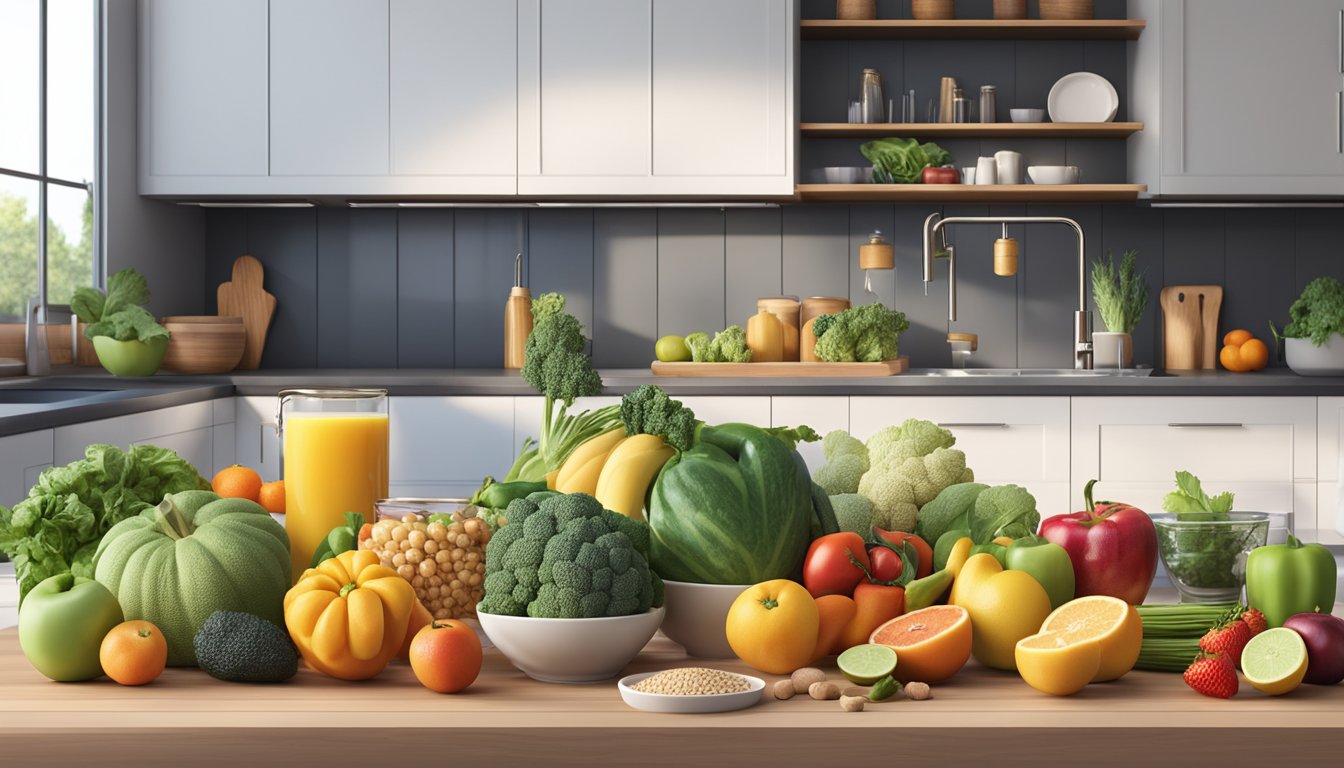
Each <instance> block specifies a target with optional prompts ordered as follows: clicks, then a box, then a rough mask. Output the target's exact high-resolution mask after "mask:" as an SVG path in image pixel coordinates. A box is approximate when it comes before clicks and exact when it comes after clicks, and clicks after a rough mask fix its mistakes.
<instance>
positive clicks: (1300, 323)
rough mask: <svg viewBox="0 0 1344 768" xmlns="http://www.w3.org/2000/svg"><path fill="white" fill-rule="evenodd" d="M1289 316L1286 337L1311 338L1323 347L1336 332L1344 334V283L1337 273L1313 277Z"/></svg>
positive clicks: (1289, 309)
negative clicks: (1336, 277) (1337, 276)
mask: <svg viewBox="0 0 1344 768" xmlns="http://www.w3.org/2000/svg"><path fill="white" fill-rule="evenodd" d="M1288 316H1289V317H1290V318H1292V321H1291V322H1289V323H1288V325H1286V326H1284V328H1283V335H1284V337H1285V338H1289V339H1311V343H1312V344H1313V345H1314V346H1317V347H1319V346H1322V345H1324V344H1325V343H1326V342H1327V341H1329V340H1330V337H1331V336H1333V335H1334V334H1336V333H1339V334H1344V283H1341V282H1340V281H1338V280H1336V279H1335V278H1333V277H1318V278H1316V279H1315V280H1312V281H1311V282H1310V283H1307V287H1306V288H1305V289H1303V291H1302V295H1301V296H1298V297H1297V301H1294V302H1293V305H1292V306H1291V307H1289V308H1288Z"/></svg>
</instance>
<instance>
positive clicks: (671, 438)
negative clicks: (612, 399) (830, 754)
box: [621, 384, 700, 451]
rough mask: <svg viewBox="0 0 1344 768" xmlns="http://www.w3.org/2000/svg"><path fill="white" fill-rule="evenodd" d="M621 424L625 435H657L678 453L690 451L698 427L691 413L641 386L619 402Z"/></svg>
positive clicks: (657, 391)
mask: <svg viewBox="0 0 1344 768" xmlns="http://www.w3.org/2000/svg"><path fill="white" fill-rule="evenodd" d="M621 421H623V422H625V434H627V435H659V436H660V437H662V438H663V439H664V440H666V441H667V444H668V445H670V446H672V447H673V448H675V449H677V450H678V451H686V450H690V448H691V446H692V445H694V444H695V432H696V428H697V427H698V426H699V425H700V422H698V421H696V419H695V412H694V411H692V410H691V409H690V408H687V407H686V406H685V405H682V403H681V401H680V400H673V399H672V398H670V397H668V396H667V393H666V392H664V391H663V390H662V388H661V387H658V386H656V385H653V384H644V385H641V386H640V387H639V388H638V389H636V390H635V391H634V392H631V393H630V394H628V395H626V396H625V397H622V398H621Z"/></svg>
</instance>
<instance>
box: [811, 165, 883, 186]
mask: <svg viewBox="0 0 1344 768" xmlns="http://www.w3.org/2000/svg"><path fill="white" fill-rule="evenodd" d="M821 177H822V178H823V179H825V180H826V183H827V184H871V183H872V181H873V167H872V166H871V165H870V166H867V167H862V166H851V165H828V166H826V167H825V168H822V169H821Z"/></svg>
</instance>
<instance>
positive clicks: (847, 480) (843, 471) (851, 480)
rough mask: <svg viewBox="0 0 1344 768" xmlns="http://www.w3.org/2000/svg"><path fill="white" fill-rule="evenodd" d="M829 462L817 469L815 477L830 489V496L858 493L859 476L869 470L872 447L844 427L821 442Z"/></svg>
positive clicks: (828, 492) (813, 476)
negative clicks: (869, 449) (869, 453)
mask: <svg viewBox="0 0 1344 768" xmlns="http://www.w3.org/2000/svg"><path fill="white" fill-rule="evenodd" d="M821 451H822V455H823V456H825V457H826V463H825V464H823V465H821V466H820V467H818V468H817V471H816V472H814V473H813V475H812V479H813V480H814V481H816V483H817V485H820V486H821V487H822V488H824V489H826V493H827V495H830V496H835V495H838V494H848V493H855V492H857V491H858V489H859V478H861V477H863V473H864V472H867V471H868V468H869V464H868V448H867V447H865V446H864V444H863V442H862V441H860V440H858V439H857V438H855V437H853V436H851V435H850V434H849V433H848V432H846V431H844V430H843V429H836V430H832V431H830V432H828V433H826V437H825V438H823V439H822V441H821Z"/></svg>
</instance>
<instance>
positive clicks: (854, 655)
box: [835, 643, 896, 685]
mask: <svg viewBox="0 0 1344 768" xmlns="http://www.w3.org/2000/svg"><path fill="white" fill-rule="evenodd" d="M835 665H836V666H837V667H839V668H840V671H841V672H842V673H844V675H845V677H847V678H849V681H850V682H851V683H854V684H855V685H872V684H873V683H876V682H877V681H878V680H881V679H882V678H884V677H886V676H887V675H890V674H891V673H892V672H895V671H896V652H895V651H893V650H892V649H891V648H888V647H887V646H885V645H874V644H873V643H865V644H863V645H856V646H854V647H853V648H850V649H849V650H847V651H845V652H844V653H842V654H840V655H839V656H837V657H836V659H835Z"/></svg>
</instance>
